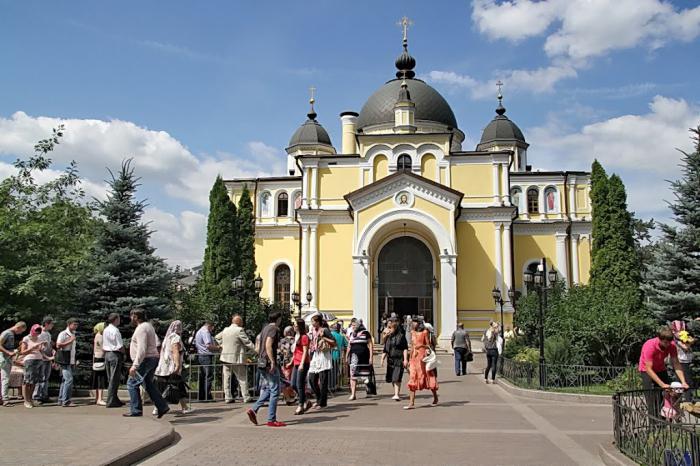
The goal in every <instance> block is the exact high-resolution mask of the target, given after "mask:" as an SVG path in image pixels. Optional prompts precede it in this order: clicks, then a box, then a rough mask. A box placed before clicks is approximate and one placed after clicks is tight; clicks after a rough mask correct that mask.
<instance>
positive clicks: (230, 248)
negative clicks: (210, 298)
mask: <svg viewBox="0 0 700 466" xmlns="http://www.w3.org/2000/svg"><path fill="white" fill-rule="evenodd" d="M237 225H238V221H237V218H236V204H234V203H233V202H231V199H230V198H229V196H228V192H227V191H226V186H225V185H224V180H222V179H221V176H217V177H216V181H215V182H214V186H212V188H211V192H210V193H209V218H208V220H207V248H206V250H205V252H204V267H203V270H202V273H203V275H204V280H205V282H206V284H207V286H208V287H215V286H219V285H220V284H221V283H222V282H225V283H227V284H230V283H231V280H233V279H234V278H235V277H236V275H237V274H238V270H239V269H240V263H239V260H238V228H237Z"/></svg>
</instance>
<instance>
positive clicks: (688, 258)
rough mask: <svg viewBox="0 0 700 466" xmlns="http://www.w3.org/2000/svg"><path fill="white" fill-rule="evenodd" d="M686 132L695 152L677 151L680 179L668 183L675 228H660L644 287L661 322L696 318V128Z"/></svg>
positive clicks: (699, 162) (699, 266) (699, 204)
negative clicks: (671, 196)
mask: <svg viewBox="0 0 700 466" xmlns="http://www.w3.org/2000/svg"><path fill="white" fill-rule="evenodd" d="M690 131H691V133H692V138H693V140H694V142H695V151H694V152H691V153H687V152H683V151H681V152H682V154H683V156H682V158H681V174H682V176H681V178H680V179H679V180H676V181H674V182H672V183H671V188H672V190H673V193H674V197H675V199H674V201H673V202H671V203H670V208H671V213H672V214H673V219H674V220H675V223H676V225H668V224H662V225H661V230H662V233H663V237H662V239H661V241H660V242H659V243H658V244H657V246H656V248H655V250H654V260H653V263H652V265H651V266H650V267H649V270H648V273H647V281H646V283H645V285H644V290H645V291H646V296H647V298H648V306H649V308H650V309H651V310H652V311H653V312H654V314H655V316H656V317H657V318H658V319H659V320H660V321H662V322H665V321H667V320H676V319H694V318H696V317H700V127H698V128H694V129H691V130H690Z"/></svg>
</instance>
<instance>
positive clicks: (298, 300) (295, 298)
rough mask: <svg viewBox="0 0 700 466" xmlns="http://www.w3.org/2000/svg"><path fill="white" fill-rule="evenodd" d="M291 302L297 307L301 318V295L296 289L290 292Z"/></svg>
mask: <svg viewBox="0 0 700 466" xmlns="http://www.w3.org/2000/svg"><path fill="white" fill-rule="evenodd" d="M292 302H293V303H294V305H295V306H296V307H297V310H298V312H299V318H300V319H301V297H300V296H299V292H298V291H295V292H294V293H292Z"/></svg>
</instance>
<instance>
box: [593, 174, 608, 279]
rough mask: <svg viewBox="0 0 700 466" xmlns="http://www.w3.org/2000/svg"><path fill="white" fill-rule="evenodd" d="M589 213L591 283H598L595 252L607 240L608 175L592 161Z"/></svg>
mask: <svg viewBox="0 0 700 466" xmlns="http://www.w3.org/2000/svg"><path fill="white" fill-rule="evenodd" d="M591 211H592V217H593V218H592V231H591V235H592V236H593V247H592V250H593V252H592V257H591V283H595V282H596V281H598V275H599V274H600V269H601V266H600V265H599V264H598V260H599V259H598V258H597V257H596V253H595V251H599V250H601V249H602V248H603V246H604V245H605V243H606V242H607V240H608V236H609V235H608V224H609V219H608V175H607V173H605V169H604V168H603V166H602V165H601V164H600V163H599V162H598V160H594V161H593V166H592V167H591Z"/></svg>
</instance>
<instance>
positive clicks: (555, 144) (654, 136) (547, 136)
mask: <svg viewBox="0 0 700 466" xmlns="http://www.w3.org/2000/svg"><path fill="white" fill-rule="evenodd" d="M699 123H700V109H699V108H696V107H693V106H691V105H689V104H688V102H686V101H685V100H683V99H672V98H668V97H663V96H656V97H654V98H653V100H652V101H651V102H650V104H649V112H648V113H646V114H643V115H623V116H619V117H615V118H610V119H607V120H604V121H601V122H597V123H593V124H589V125H586V126H584V127H583V128H581V129H580V130H578V131H575V132H567V131H566V130H565V129H564V128H562V127H561V126H560V124H559V122H558V119H557V118H556V116H553V117H552V118H550V122H549V123H548V124H547V125H545V126H542V127H537V128H530V129H528V130H527V131H526V135H527V139H528V142H529V143H530V144H531V149H530V154H529V161H530V162H531V163H532V164H533V165H534V166H535V167H537V168H541V169H558V170H560V169H562V168H564V169H574V170H581V169H586V170H588V169H590V164H591V162H592V161H593V159H594V158H597V159H598V160H599V161H600V162H601V163H602V164H603V166H604V167H605V168H606V170H607V171H608V173H610V172H616V173H619V174H620V175H621V176H622V178H623V180H624V181H625V183H626V184H627V188H628V198H629V205H630V208H631V209H632V210H635V211H638V212H640V213H642V214H646V215H658V213H660V212H661V213H663V214H666V215H667V214H668V211H667V210H666V203H665V200H670V199H672V194H671V193H670V192H669V185H668V183H667V181H666V180H670V179H677V178H678V177H679V176H680V169H679V166H678V164H679V162H680V158H681V154H680V153H679V152H678V151H677V150H676V148H680V149H683V150H686V151H690V150H692V141H691V139H690V134H689V133H688V128H691V127H695V126H697V125H698V124H699Z"/></svg>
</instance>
